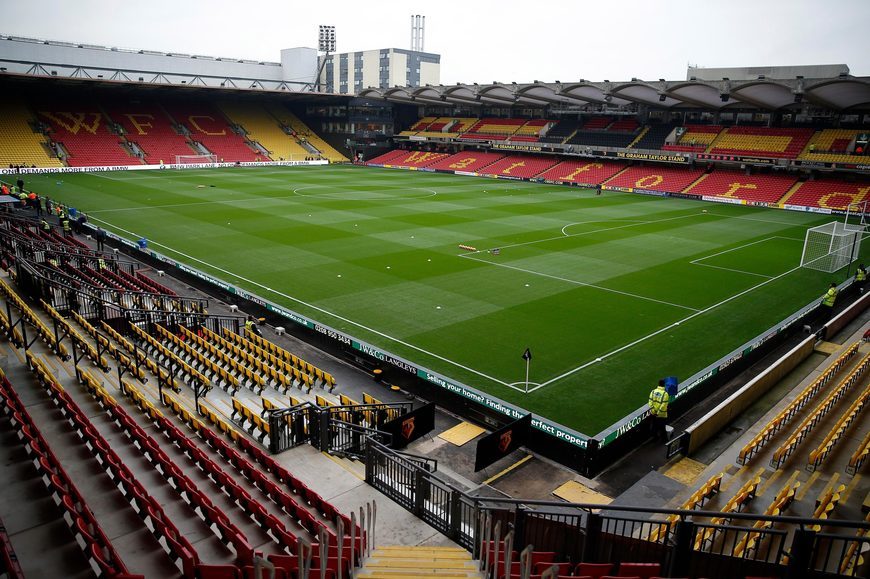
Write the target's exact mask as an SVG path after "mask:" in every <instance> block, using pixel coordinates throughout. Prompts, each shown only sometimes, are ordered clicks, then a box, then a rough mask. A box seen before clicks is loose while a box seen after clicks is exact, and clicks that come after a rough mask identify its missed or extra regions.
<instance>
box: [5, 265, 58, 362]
mask: <svg viewBox="0 0 870 579" xmlns="http://www.w3.org/2000/svg"><path fill="white" fill-rule="evenodd" d="M0 293H2V294H3V296H4V297H5V298H6V299H7V300H8V301H9V302H11V303H12V304H13V305H14V306H15V307H16V308H17V309H18V311H19V312H20V313H21V317H22V318H24V320H26V321H27V323H29V324H30V325H32V326H33V327H34V328H36V332H37V334H39V337H40V338H41V339H42V341H43V342H45V344H46V345H47V346H48V347H49V348H51V350H52V351H53V352H54V353H56V354H57V355H58V356H60V357H61V358H69V350H67V347H66V345H64V344H63V343H62V342H58V341H57V339H56V338H55V335H54V332H53V331H52V330H51V328H49V327H48V326H46V325H45V322H43V321H42V318H40V317H39V316H37V315H36V313H35V312H34V311H33V310H31V309H30V306H28V305H27V304H26V303H25V302H24V300H22V299H21V297H20V296H19V295H18V293H16V292H15V291H14V290H13V289H12V288H11V287H9V284H7V283H6V282H5V281H4V280H2V279H0ZM10 322H11V320H5V322H4V323H5V324H6V325H7V327H8V326H9V324H10ZM16 329H17V328H16ZM19 337H20V333H19ZM22 341H23V340H22Z"/></svg>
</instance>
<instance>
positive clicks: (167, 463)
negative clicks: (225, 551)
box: [109, 382, 283, 565]
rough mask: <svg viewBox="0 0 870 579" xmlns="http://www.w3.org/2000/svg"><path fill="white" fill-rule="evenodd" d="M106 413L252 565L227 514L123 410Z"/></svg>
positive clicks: (249, 550)
mask: <svg viewBox="0 0 870 579" xmlns="http://www.w3.org/2000/svg"><path fill="white" fill-rule="evenodd" d="M130 386H131V385H129V384H127V385H126V386H124V383H123V382H122V391H124V392H125V394H128V393H134V392H135V388H131V387H130ZM138 399H139V400H142V401H143V402H142V405H143V406H144V407H145V408H147V409H148V415H149V416H150V417H151V418H152V419H154V420H158V421H159V420H160V418H162V417H163V416H162V414H161V413H160V411H159V410H157V409H156V408H155V407H154V406H153V405H151V404H150V402H148V401H147V400H144V398H142V397H141V395H140V396H139V397H138ZM109 413H110V415H111V416H112V418H113V420H114V421H115V423H116V424H117V426H118V427H119V428H120V429H121V431H122V432H123V433H124V434H125V435H126V436H127V437H128V438H130V440H131V441H132V442H133V444H134V446H136V447H137V448H138V449H139V451H140V453H141V454H142V456H143V457H145V458H146V459H147V460H148V462H150V463H151V464H152V465H153V467H154V469H155V470H156V471H157V472H158V473H160V475H161V476H162V477H163V479H164V480H165V481H166V483H167V484H168V485H169V486H170V487H172V489H173V490H174V491H175V492H176V493H177V494H178V496H180V497H181V498H182V499H183V500H184V502H186V503H187V504H188V505H190V507H191V508H192V509H193V510H194V511H195V512H196V513H197V516H199V518H200V519H202V520H203V521H204V522H205V523H206V525H208V527H209V528H210V529H211V530H212V532H213V533H214V534H215V536H217V537H218V539H220V541H221V542H222V543H223V544H224V545H226V546H227V547H230V548H231V549H232V550H233V552H234V553H235V555H236V560H237V563H239V564H242V565H248V564H251V563H252V560H253V555H254V550H253V547H252V546H251V545H250V543H249V542H248V539H247V537H246V536H245V535H244V534H243V533H242V531H240V530H239V529H238V527H236V526H235V525H234V524H233V523H232V522H231V521H230V519H229V518H228V517H227V516H226V514H224V513H223V512H222V511H221V510H220V509H218V508H217V507H216V506H215V505H214V504H213V502H212V501H211V499H209V498H208V497H207V496H206V495H205V493H203V492H202V491H201V490H200V488H199V487H198V486H197V485H196V483H194V482H193V481H192V480H191V479H190V478H189V477H188V476H187V475H186V474H184V472H182V470H181V468H180V467H179V466H178V465H177V464H176V463H175V462H174V461H173V460H172V459H170V458H169V456H168V455H167V454H166V453H165V452H164V451H163V449H162V448H160V445H159V444H158V443H157V441H156V440H154V438H152V437H151V436H150V435H149V434H148V433H146V432H145V430H144V429H142V428H141V427H140V426H139V425H138V424H136V422H135V421H134V420H133V419H132V418H131V417H130V415H129V414H127V412H126V411H125V410H124V409H123V408H121V407H120V406H118V405H117V404H115V405H113V406H110V407H109ZM200 452H201V451H200ZM193 460H194V461H206V460H208V457H206V456H204V455H201V454H196V453H194V458H193ZM282 527H283V525H282Z"/></svg>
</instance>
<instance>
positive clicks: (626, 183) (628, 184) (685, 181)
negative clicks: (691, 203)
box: [606, 165, 704, 193]
mask: <svg viewBox="0 0 870 579" xmlns="http://www.w3.org/2000/svg"><path fill="white" fill-rule="evenodd" d="M703 173H704V171H703V170H702V169H688V168H681V167H669V166H667V165H647V166H636V167H629V168H628V169H626V170H625V171H623V172H622V173H620V174H618V175H616V176H615V177H613V178H612V179H610V180H609V181H607V183H606V186H607V187H621V188H628V189H649V190H652V191H668V192H670V193H679V192H680V191H682V190H683V189H685V188H686V187H688V186H689V185H690V184H691V183H692V182H693V181H695V180H696V179H697V178H698V177H700V176H701V175H702V174H703Z"/></svg>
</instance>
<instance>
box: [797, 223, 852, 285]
mask: <svg viewBox="0 0 870 579" xmlns="http://www.w3.org/2000/svg"><path fill="white" fill-rule="evenodd" d="M863 235H864V225H862V224H857V225H855V224H850V223H848V221H846V222H842V223H841V222H839V221H832V222H830V223H826V224H824V225H819V226H817V227H811V228H810V229H807V235H806V238H805V239H804V250H803V253H802V255H801V267H807V268H810V269H815V270H818V271H824V272H827V273H833V272H835V271H837V270H839V269H841V268H844V267H846V266H847V265H848V264H850V263H852V262H853V261H857V259H858V256H859V255H860V253H861V238H862V237H863Z"/></svg>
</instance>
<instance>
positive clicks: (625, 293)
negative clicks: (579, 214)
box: [460, 254, 698, 312]
mask: <svg viewBox="0 0 870 579" xmlns="http://www.w3.org/2000/svg"><path fill="white" fill-rule="evenodd" d="M460 255H461V254H460ZM465 257H467V258H468V259H473V260H474V261H479V262H481V263H488V264H490V265H495V266H498V267H504V268H507V269H514V270H516V271H522V272H525V273H530V274H532V275H539V276H541V277H548V278H550V279H555V280H559V281H564V282H567V283H573V284H575V285H582V286H584V287H591V288H594V289H598V290H601V291H605V292H610V293H614V294H620V295H623V296H628V297H631V298H637V299H640V300H646V301H650V302H656V303H659V304H664V305H666V306H672V307H675V308H680V309H683V310H689V311H690V312H697V311H698V309H697V308H690V307H689V306H683V305H680V304H674V303H671V302H666V301H664V300H657V299H655V298H649V297H646V296H642V295H638V294H633V293H629V292H624V291H620V290H616V289H612V288H608V287H604V286H600V285H595V284H593V283H586V282H582V281H577V280H575V279H568V278H566V277H559V276H557V275H550V274H549V273H542V272H540V271H534V270H531V269H525V268H522V267H517V266H515V265H508V264H506V263H498V262H496V261H489V260H487V259H480V258H478V257H474V256H472V255H470V254H469V255H466V256H465Z"/></svg>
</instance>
